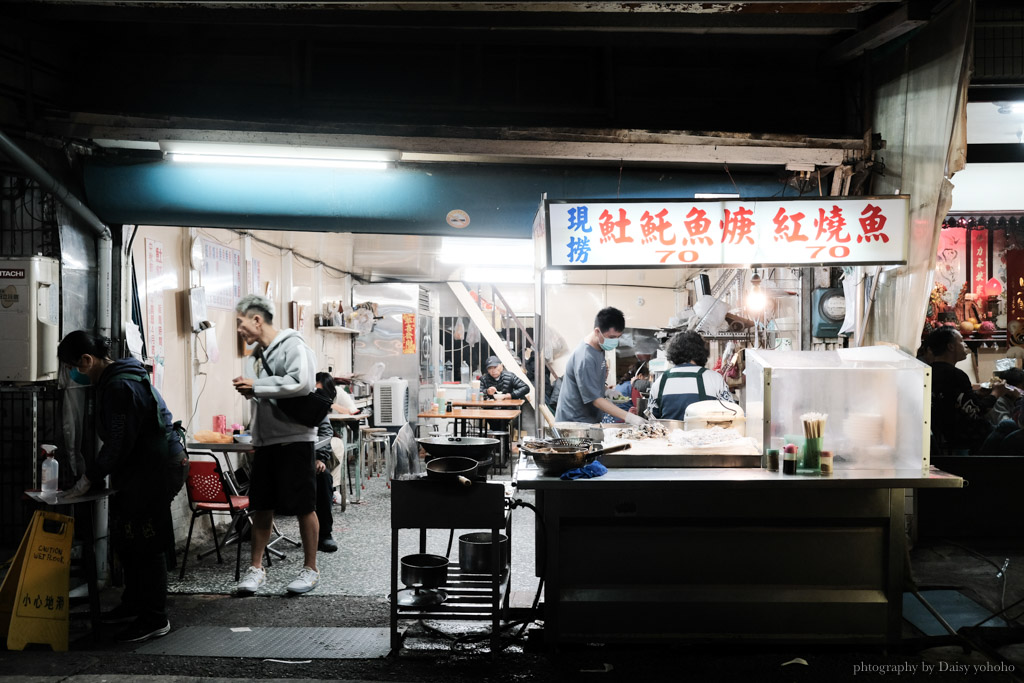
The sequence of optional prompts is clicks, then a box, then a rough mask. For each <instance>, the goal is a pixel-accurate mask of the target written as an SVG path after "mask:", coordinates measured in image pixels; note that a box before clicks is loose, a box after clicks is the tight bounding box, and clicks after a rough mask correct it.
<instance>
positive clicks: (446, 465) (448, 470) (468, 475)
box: [427, 457, 478, 485]
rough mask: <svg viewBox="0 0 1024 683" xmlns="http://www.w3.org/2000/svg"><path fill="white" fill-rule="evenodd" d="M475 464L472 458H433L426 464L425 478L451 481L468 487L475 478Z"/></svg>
mask: <svg viewBox="0 0 1024 683" xmlns="http://www.w3.org/2000/svg"><path fill="white" fill-rule="evenodd" d="M477 464H478V463H477V461H476V460H473V459H472V458H462V457H451V458H434V459H433V460H431V461H430V462H428V463H427V478H428V479H451V480H453V481H455V480H457V481H460V482H461V483H463V484H466V485H469V484H470V482H471V480H472V479H474V478H475V477H476V476H477Z"/></svg>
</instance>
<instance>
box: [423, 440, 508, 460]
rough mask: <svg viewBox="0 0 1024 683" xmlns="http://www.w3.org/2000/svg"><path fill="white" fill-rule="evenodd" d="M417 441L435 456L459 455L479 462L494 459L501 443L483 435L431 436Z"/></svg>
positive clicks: (429, 453) (428, 452)
mask: <svg viewBox="0 0 1024 683" xmlns="http://www.w3.org/2000/svg"><path fill="white" fill-rule="evenodd" d="M416 442H417V443H419V445H421V446H423V450H425V451H426V452H427V454H428V455H430V456H432V457H434V458H448V457H452V456H458V457H462V458H472V459H473V460H476V461H477V462H482V461H484V460H490V459H492V458H493V457H494V451H495V449H496V448H497V447H498V444H499V443H500V442H499V441H498V440H497V439H486V438H484V437H481V436H431V437H427V438H421V439H416ZM428 461H429V460H428Z"/></svg>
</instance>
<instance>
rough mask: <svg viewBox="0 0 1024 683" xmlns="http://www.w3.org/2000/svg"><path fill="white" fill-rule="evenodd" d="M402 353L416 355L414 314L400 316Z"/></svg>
mask: <svg viewBox="0 0 1024 683" xmlns="http://www.w3.org/2000/svg"><path fill="white" fill-rule="evenodd" d="M402 353H416V314H415V313H403V314H402Z"/></svg>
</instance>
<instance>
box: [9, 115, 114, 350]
mask: <svg viewBox="0 0 1024 683" xmlns="http://www.w3.org/2000/svg"><path fill="white" fill-rule="evenodd" d="M0 151H2V152H3V153H4V154H6V155H7V156H8V157H10V159H11V160H12V161H13V162H15V163H16V164H18V165H19V166H21V168H22V169H24V171H25V173H26V174H28V176H29V177H30V178H32V179H33V180H35V181H36V182H37V183H39V184H40V185H41V186H42V188H43V189H44V190H45V191H47V192H49V193H50V194H52V195H53V196H54V197H56V198H57V200H59V201H60V202H61V203H62V204H64V206H66V207H68V209H69V210H70V211H71V212H72V213H74V214H75V215H76V216H78V217H79V218H81V219H82V220H83V221H85V224H86V225H88V226H89V227H90V228H91V229H92V231H93V232H94V233H95V234H96V237H97V239H98V242H97V244H96V262H97V267H98V271H99V272H98V273H97V275H98V277H99V287H98V289H97V292H96V298H97V301H96V310H97V327H98V331H99V333H100V334H101V335H103V336H104V337H110V331H111V324H112V321H111V305H112V285H111V282H112V279H111V276H112V261H113V245H114V243H113V240H112V238H111V235H110V228H109V227H108V226H107V224H106V223H104V222H103V221H101V220H100V219H99V216H97V215H96V214H95V213H93V212H92V210H91V209H90V208H89V207H88V206H86V205H85V204H83V203H82V200H80V199H79V198H78V197H76V196H75V195H74V194H72V193H71V190H69V189H68V188H67V187H65V186H64V185H63V184H62V183H61V182H60V181H58V180H57V179H56V178H54V177H53V176H52V175H51V174H50V173H49V171H47V170H46V169H45V168H43V167H42V166H40V165H39V164H38V163H36V160H35V159H33V158H32V157H30V156H29V155H28V154H26V153H25V152H24V151H22V149H21V148H20V147H18V145H16V144H15V143H14V141H13V140H11V139H10V138H9V137H7V136H6V135H5V134H4V133H3V132H0Z"/></svg>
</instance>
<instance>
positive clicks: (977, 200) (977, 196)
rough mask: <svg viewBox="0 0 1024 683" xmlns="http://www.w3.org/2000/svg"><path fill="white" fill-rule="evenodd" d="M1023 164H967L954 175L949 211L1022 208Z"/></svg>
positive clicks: (1023, 199) (1023, 195)
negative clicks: (951, 203) (951, 204)
mask: <svg viewBox="0 0 1024 683" xmlns="http://www.w3.org/2000/svg"><path fill="white" fill-rule="evenodd" d="M1022 187H1024V164H967V166H966V167H965V168H964V170H962V171H960V172H959V173H957V174H956V175H955V176H953V206H952V207H951V208H950V211H955V212H972V211H985V212H992V211H1024V192H1021V188H1022Z"/></svg>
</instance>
